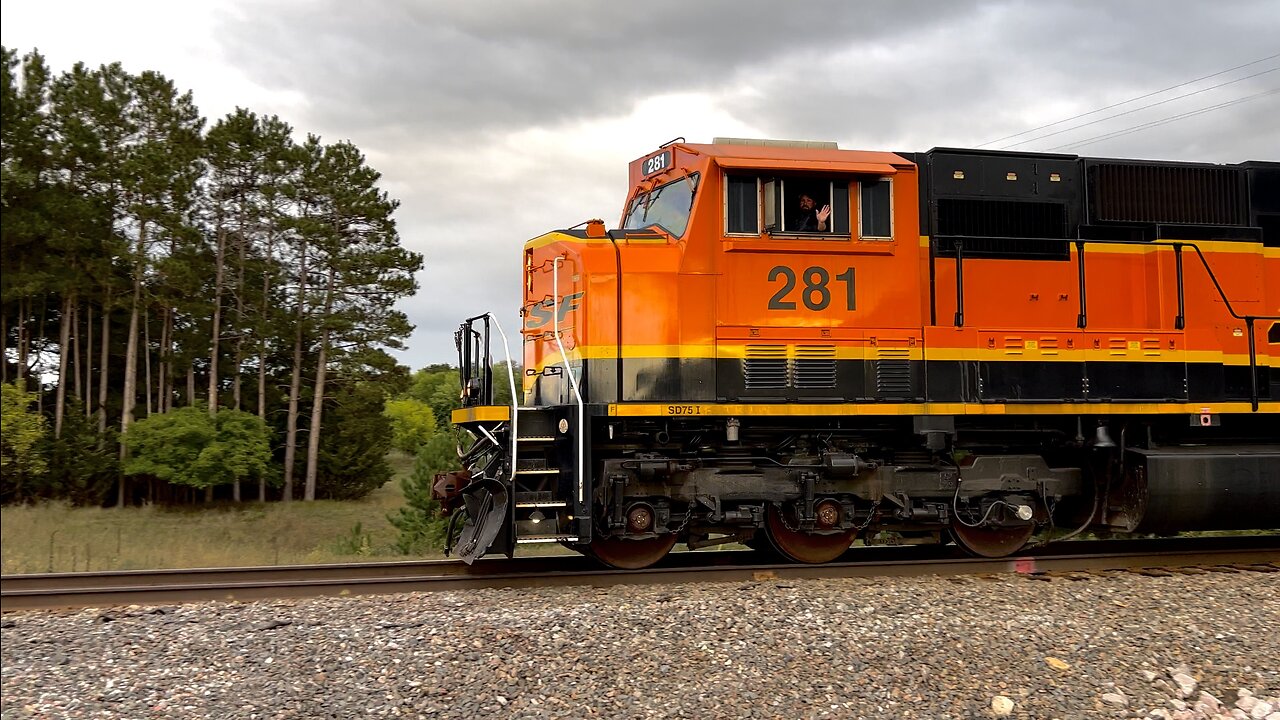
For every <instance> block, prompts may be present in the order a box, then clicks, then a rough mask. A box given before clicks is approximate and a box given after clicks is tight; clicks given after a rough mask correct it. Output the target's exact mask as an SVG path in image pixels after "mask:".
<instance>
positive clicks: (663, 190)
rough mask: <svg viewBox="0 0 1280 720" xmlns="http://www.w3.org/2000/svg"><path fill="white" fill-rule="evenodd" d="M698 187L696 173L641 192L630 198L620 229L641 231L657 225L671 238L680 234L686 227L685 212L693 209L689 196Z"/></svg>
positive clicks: (690, 196)
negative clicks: (669, 234) (670, 235)
mask: <svg viewBox="0 0 1280 720" xmlns="http://www.w3.org/2000/svg"><path fill="white" fill-rule="evenodd" d="M697 187H698V174H697V173H694V174H692V175H689V176H688V177H682V178H680V179H679V180H672V181H671V182H669V183H666V184H665V185H659V186H658V187H656V188H654V189H652V190H649V191H648V192H641V193H640V194H638V195H636V196H635V198H634V199H633V200H632V201H631V205H630V206H629V207H628V208H627V216H626V218H624V219H623V222H622V228H623V229H624V230H643V229H644V228H647V227H652V226H654V225H657V226H658V227H660V228H662V229H663V230H666V231H667V232H669V233H671V234H672V235H673V236H675V237H677V238H678V237H682V236H683V235H684V231H685V230H686V229H687V228H688V227H689V212H690V211H691V210H692V209H693V197H694V194H695V192H696V190H697Z"/></svg>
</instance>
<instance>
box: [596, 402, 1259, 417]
mask: <svg viewBox="0 0 1280 720" xmlns="http://www.w3.org/2000/svg"><path fill="white" fill-rule="evenodd" d="M1203 412H1208V413H1211V414H1214V415H1220V414H1232V413H1248V414H1254V413H1253V411H1252V409H1251V407H1250V405H1249V403H1247V402H1224V403H1114V402H1113V403H1086V402H1081V403H1019V404H1007V403H991V404H984V403H842V404H827V405H823V404H812V403H786V404H782V403H779V404H740V403H666V404H659V403H645V404H630V403H627V404H616V403H614V404H610V405H609V415H611V416H614V417H728V416H732V417H796V416H816V417H849V416H856V415H1151V414H1160V413H1186V414H1188V415H1199V414H1201V413H1203ZM1258 413H1280V402H1263V403H1259V404H1258Z"/></svg>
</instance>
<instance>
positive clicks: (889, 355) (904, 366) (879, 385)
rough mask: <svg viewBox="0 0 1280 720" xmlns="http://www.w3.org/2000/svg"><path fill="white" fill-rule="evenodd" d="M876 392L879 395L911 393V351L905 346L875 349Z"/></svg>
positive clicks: (897, 395) (905, 395) (901, 395)
mask: <svg viewBox="0 0 1280 720" xmlns="http://www.w3.org/2000/svg"><path fill="white" fill-rule="evenodd" d="M876 358H877V359H876V360H874V361H873V362H874V363H875V372H876V394H877V395H879V396H880V397H909V396H910V395H911V351H910V350H908V349H906V348H880V349H878V350H877V351H876Z"/></svg>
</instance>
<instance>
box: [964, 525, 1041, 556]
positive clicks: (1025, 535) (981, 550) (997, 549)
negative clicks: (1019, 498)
mask: <svg viewBox="0 0 1280 720" xmlns="http://www.w3.org/2000/svg"><path fill="white" fill-rule="evenodd" d="M1035 529H1036V528H1035V526H1034V525H1031V524H1030V523H1028V524H1026V525H1005V526H990V527H969V526H968V525H965V524H963V523H961V522H959V521H958V520H957V521H953V522H952V523H951V537H953V538H955V541H956V544H957V545H959V546H960V547H962V548H964V550H965V552H968V553H969V554H971V555H976V556H978V557H985V558H1001V557H1006V556H1008V555H1012V554H1014V553H1016V552H1018V551H1019V550H1021V549H1022V548H1023V547H1025V546H1026V544H1027V542H1028V541H1029V540H1031V535H1032V533H1034V532H1035Z"/></svg>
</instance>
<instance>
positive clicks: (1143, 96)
mask: <svg viewBox="0 0 1280 720" xmlns="http://www.w3.org/2000/svg"><path fill="white" fill-rule="evenodd" d="M1278 57H1280V53H1276V54H1275V55H1271V56H1268V57H1264V58H1262V59H1261V60H1254V61H1253V62H1247V63H1245V64H1243V65H1237V66H1235V67H1233V68H1227V69H1226V70H1220V71H1218V72H1216V73H1212V74H1210V75H1205V76H1204V77H1199V78H1196V79H1195V80H1188V81H1186V82H1182V83H1178V84H1177V85H1170V86H1169V87H1167V88H1165V89H1163V90H1156V91H1155V92H1150V93H1147V94H1146V95H1139V96H1138V97H1134V98H1129V99H1128V100H1123V101H1121V102H1118V103H1115V104H1113V105H1108V106H1106V107H1101V108H1098V109H1097V110H1090V111H1089V112H1085V113H1080V114H1079V115H1073V116H1072V117H1069V118H1066V119H1063V120H1058V121H1055V122H1051V123H1049V124H1048V125H1041V126H1040V127H1034V128H1031V129H1030V130H1023V131H1022V132H1020V133H1014V134H1013V135H1007V136H1005V137H1002V138H1000V139H999V140H992V141H990V142H984V143H982V144H981V145H978V146H977V147H980V148H982V147H986V146H988V145H995V144H996V143H999V142H1004V141H1005V140H1012V139H1013V138H1016V137H1022V136H1023V135H1026V134H1028V133H1033V132H1036V131H1037V130H1044V129H1045V128H1051V127H1053V126H1054V125H1061V124H1062V123H1064V122H1071V121H1072V120H1078V119H1080V118H1082V117H1088V116H1090V115H1095V114H1097V113H1100V112H1102V111H1104V110H1110V109H1112V108H1117V107H1120V106H1121V105H1127V104H1129V103H1131V102H1137V101H1138V100H1145V99H1147V98H1149V97H1152V96H1154V95H1159V94H1160V93H1163V92H1169V91H1170V90H1176V89H1178V88H1180V87H1183V86H1185V85H1191V84H1194V83H1198V82H1200V81H1201V80H1208V79H1209V78H1212V77H1217V76H1219V75H1225V74H1227V73H1229V72H1232V71H1235V70H1239V69H1241V68H1247V67H1249V66H1250V65H1257V64H1258V63H1261V62H1266V61H1268V60H1274V59H1275V58H1278Z"/></svg>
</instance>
